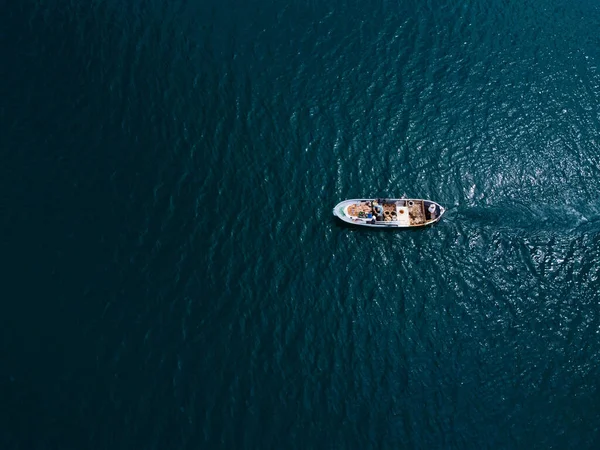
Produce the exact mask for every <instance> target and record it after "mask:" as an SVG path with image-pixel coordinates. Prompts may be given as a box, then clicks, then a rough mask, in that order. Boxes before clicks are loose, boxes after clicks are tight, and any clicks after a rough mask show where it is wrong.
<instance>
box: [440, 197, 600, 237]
mask: <svg viewBox="0 0 600 450" xmlns="http://www.w3.org/2000/svg"><path fill="white" fill-rule="evenodd" d="M446 220H449V221H455V220H457V221H463V222H470V223H476V224H479V225H481V226H485V227H494V228H502V229H513V230H525V229H527V230H533V231H556V232H566V231H578V232H586V233H589V232H600V205H592V204H590V205H577V206H574V205H549V204H534V205H523V204H518V203H514V202H513V203H511V204H507V205H503V206H481V207H479V206H476V207H466V208H460V207H459V208H457V209H454V210H452V209H449V210H448V212H447V217H446Z"/></svg>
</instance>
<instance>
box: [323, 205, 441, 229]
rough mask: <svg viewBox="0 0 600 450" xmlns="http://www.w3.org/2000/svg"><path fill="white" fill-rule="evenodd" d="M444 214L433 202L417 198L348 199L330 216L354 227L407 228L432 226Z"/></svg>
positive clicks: (439, 206) (336, 207)
mask: <svg viewBox="0 0 600 450" xmlns="http://www.w3.org/2000/svg"><path fill="white" fill-rule="evenodd" d="M445 211H446V210H445V209H444V208H443V207H442V206H441V205H439V204H438V203H436V202H432V201H431V200H423V199H416V198H380V199H351V200H344V201H342V202H340V203H338V204H337V205H336V206H335V208H333V215H334V216H336V217H338V218H340V219H341V220H343V221H344V222H348V223H351V224H353V225H362V226H365V227H376V228H409V227H423V226H426V225H431V224H433V223H435V222H437V221H439V220H440V219H441V217H442V215H443V214H444V212H445Z"/></svg>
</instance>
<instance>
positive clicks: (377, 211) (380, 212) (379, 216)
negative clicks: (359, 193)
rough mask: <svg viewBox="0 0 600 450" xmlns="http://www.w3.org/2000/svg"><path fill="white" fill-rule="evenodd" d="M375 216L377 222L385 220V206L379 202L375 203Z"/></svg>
mask: <svg viewBox="0 0 600 450" xmlns="http://www.w3.org/2000/svg"><path fill="white" fill-rule="evenodd" d="M373 215H374V216H376V217H377V220H383V206H381V205H380V204H379V203H378V202H377V201H374V202H373Z"/></svg>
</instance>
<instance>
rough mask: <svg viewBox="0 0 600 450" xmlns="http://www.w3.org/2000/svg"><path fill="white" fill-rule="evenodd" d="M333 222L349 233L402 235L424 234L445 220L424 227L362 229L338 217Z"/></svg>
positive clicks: (333, 218)
mask: <svg viewBox="0 0 600 450" xmlns="http://www.w3.org/2000/svg"><path fill="white" fill-rule="evenodd" d="M331 220H332V222H333V224H334V226H335V227H336V228H338V229H340V230H348V231H352V232H359V233H368V234H372V233H399V232H400V233H423V232H425V231H427V230H430V229H432V228H434V227H439V226H440V225H441V223H442V222H443V220H442V221H440V222H438V223H434V224H431V225H426V226H423V227H361V226H356V225H355V224H352V223H348V222H344V221H341V220H339V219H338V218H336V217H332V218H331Z"/></svg>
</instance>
